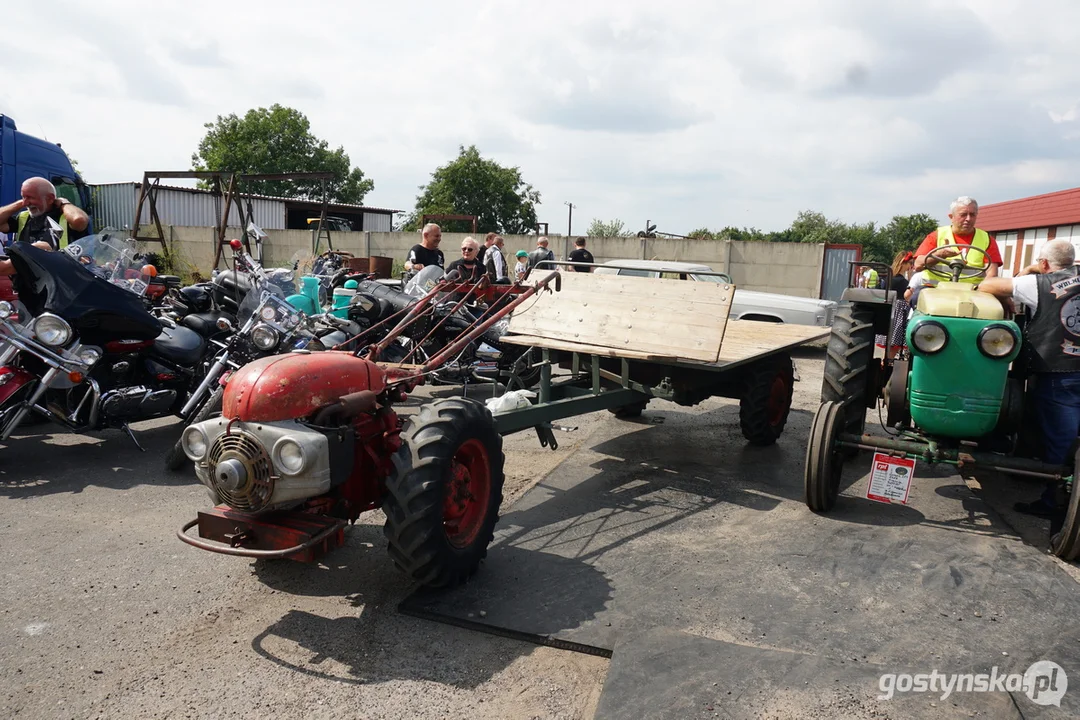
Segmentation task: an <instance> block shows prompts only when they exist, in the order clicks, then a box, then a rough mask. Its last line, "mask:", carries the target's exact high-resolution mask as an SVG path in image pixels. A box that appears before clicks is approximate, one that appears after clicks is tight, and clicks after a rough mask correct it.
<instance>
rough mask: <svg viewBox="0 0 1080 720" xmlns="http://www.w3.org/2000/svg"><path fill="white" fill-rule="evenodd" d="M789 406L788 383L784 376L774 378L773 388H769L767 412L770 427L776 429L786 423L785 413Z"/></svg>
mask: <svg viewBox="0 0 1080 720" xmlns="http://www.w3.org/2000/svg"><path fill="white" fill-rule="evenodd" d="M787 404H788V383H787V378H785V377H784V376H783V375H777V376H776V377H775V378H773V381H772V387H771V388H769V402H768V404H767V405H766V411H767V413H768V416H769V425H771V426H772V427H776V426H777V425H779V424H780V423H782V422H783V421H784V413H785V412H786V411H787Z"/></svg>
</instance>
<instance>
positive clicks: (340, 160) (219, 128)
mask: <svg viewBox="0 0 1080 720" xmlns="http://www.w3.org/2000/svg"><path fill="white" fill-rule="evenodd" d="M203 127H205V128H206V135H205V136H204V137H203V139H202V141H201V142H200V143H199V149H198V151H197V152H195V153H193V154H192V156H191V164H192V168H193V169H194V170H199V171H207V170H223V171H232V172H243V173H287V172H332V173H334V179H333V180H329V181H327V186H328V190H329V195H330V200H331V201H332V202H343V203H357V204H359V203H362V202H363V201H364V196H365V195H367V194H368V193H369V192H371V191H372V190H374V189H375V183H374V182H373V181H371V180H370V179H368V178H366V177H364V172H363V171H362V170H360V168H354V167H351V163H350V161H349V156H348V155H347V154H345V149H344V148H341V147H339V148H337V149H336V150H331V149H330V146H329V144H328V143H327V142H326V141H325V140H320V139H319V138H317V137H315V136H314V135H312V134H311V123H310V122H309V121H308V119H307V117H306V116H305V115H304V114H303V113H302V112H300V111H299V110H294V109H293V108H287V107H282V106H281V105H277V104H275V105H271V106H270V107H269V108H258V109H253V110H248V112H247V114H245V115H244V117H242V118H241V117H237V115H236V114H235V113H234V114H231V115H224V116H222V115H218V117H217V120H216V121H215V122H212V123H206V124H205V125H204V126H203ZM202 185H203V186H204V187H206V186H208V183H205V182H204V183H202ZM244 189H245V190H250V191H252V192H256V193H259V194H263V195H278V196H282V197H306V198H312V199H315V200H321V199H322V194H321V193H322V189H321V184H320V183H319V181H317V180H316V181H306V182H305V181H284V180H282V181H278V180H273V181H271V180H263V181H258V182H251V183H247V184H246V185H245V187H244Z"/></svg>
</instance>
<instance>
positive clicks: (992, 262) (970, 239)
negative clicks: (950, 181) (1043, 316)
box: [914, 195, 1001, 283]
mask: <svg viewBox="0 0 1080 720" xmlns="http://www.w3.org/2000/svg"><path fill="white" fill-rule="evenodd" d="M978 216H979V203H977V202H975V200H974V199H973V198H970V197H968V196H966V195H964V196H961V197H958V198H956V199H955V200H953V201H952V203H951V204H950V205H949V222H950V224H949V225H944V226H942V227H939V228H938V229H937V230H934V231H933V232H932V233H930V234H929V235H927V236H926V238H925V239H924V240H923V241H922V244H921V245H919V248H918V249H917V250H916V251H915V266H914V267H915V272H919V271H920V270H923V269H924V268H926V267H927V266H928V265H930V266H933V265H937V258H927V255H929V254H930V253H931V252H933V250H934V249H935V248H939V247H944V246H945V245H970V246H972V247H975V248H978V250H976V251H975V252H971V251H970V250H959V249H957V248H951V249H949V250H942V251H941V252H940V253H937V255H938V257H943V258H951V257H953V256H955V255H959V254H961V253H963V254H964V263H965V265H967V267H968V268H973V269H977V270H981V269H982V268H986V277H988V278H992V277H997V274H998V268H999V267H1001V252H1000V251H999V250H998V246H997V241H996V240H995V239H994V238H993V236H992V235H990V234H989V233H988V232H986V231H985V230H980V229H978V228H976V227H975V220H976V218H978ZM979 250H982V251H984V252H985V254H983V252H979ZM938 270H939V271H941V272H944V273H946V274H948V272H949V269H948V268H945V267H943V268H939V269H938ZM980 279H981V278H980V277H978V276H975V277H961V278H960V282H970V283H977V282H978V281H979V280H980Z"/></svg>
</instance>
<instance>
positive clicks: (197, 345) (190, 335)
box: [154, 327, 206, 365]
mask: <svg viewBox="0 0 1080 720" xmlns="http://www.w3.org/2000/svg"><path fill="white" fill-rule="evenodd" d="M154 352H155V353H156V354H158V355H160V356H161V357H163V358H167V359H169V360H172V361H173V362H175V363H178V364H180V365H195V364H196V363H198V362H199V361H200V360H201V359H202V356H203V354H204V353H205V352H206V341H205V340H204V339H203V337H202V336H201V335H199V333H197V332H195V331H194V330H191V329H189V328H186V327H175V328H165V329H163V330H162V331H161V334H160V335H158V336H157V339H156V340H155V341H154Z"/></svg>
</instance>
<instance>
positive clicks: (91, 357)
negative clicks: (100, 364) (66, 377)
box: [75, 345, 103, 367]
mask: <svg viewBox="0 0 1080 720" xmlns="http://www.w3.org/2000/svg"><path fill="white" fill-rule="evenodd" d="M75 354H76V355H78V357H79V359H80V360H82V361H83V362H84V363H86V365H88V366H90V367H93V366H94V365H95V364H96V363H97V361H98V360H100V359H101V356H102V354H103V353H102V352H101V348H99V347H95V346H93V345H84V346H82V347H81V348H79V351H78V352H77V353H75Z"/></svg>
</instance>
